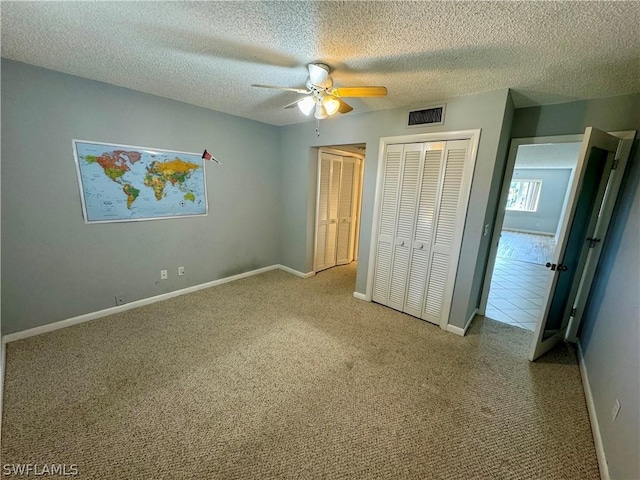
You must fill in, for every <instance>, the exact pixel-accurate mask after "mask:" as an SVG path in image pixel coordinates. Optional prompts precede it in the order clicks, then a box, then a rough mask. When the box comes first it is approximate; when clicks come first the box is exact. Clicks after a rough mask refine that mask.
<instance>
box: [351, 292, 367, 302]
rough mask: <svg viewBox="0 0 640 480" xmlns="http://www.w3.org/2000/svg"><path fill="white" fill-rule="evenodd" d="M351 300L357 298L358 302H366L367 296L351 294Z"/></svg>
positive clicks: (356, 293)
mask: <svg viewBox="0 0 640 480" xmlns="http://www.w3.org/2000/svg"><path fill="white" fill-rule="evenodd" d="M353 298H357V299H358V300H362V301H365V302H366V301H367V296H366V295H365V294H364V293H360V292H353Z"/></svg>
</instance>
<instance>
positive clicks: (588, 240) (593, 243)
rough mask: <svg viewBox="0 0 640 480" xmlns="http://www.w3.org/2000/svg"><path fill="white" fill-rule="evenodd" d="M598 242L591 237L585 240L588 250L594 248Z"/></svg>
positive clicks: (597, 239)
mask: <svg viewBox="0 0 640 480" xmlns="http://www.w3.org/2000/svg"><path fill="white" fill-rule="evenodd" d="M599 241H600V239H599V238H592V237H589V238H587V242H589V248H595V246H596V243H598V242H599Z"/></svg>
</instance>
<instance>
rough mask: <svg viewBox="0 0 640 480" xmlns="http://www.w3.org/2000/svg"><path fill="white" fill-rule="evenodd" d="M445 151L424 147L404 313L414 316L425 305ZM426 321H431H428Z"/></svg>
mask: <svg viewBox="0 0 640 480" xmlns="http://www.w3.org/2000/svg"><path fill="white" fill-rule="evenodd" d="M444 152H445V143H444V142H430V143H427V144H425V153H424V163H423V167H422V171H421V174H420V175H421V178H420V182H419V184H420V188H419V195H418V208H417V212H416V225H415V230H414V235H413V239H412V242H411V258H410V261H409V277H408V280H407V293H406V297H405V302H404V303H405V305H404V311H405V312H406V313H408V314H410V315H413V316H415V317H422V309H423V306H424V298H425V284H426V278H427V272H428V270H429V263H430V261H431V242H432V238H433V232H434V228H433V227H434V220H435V211H436V201H437V198H438V186H439V184H440V176H441V175H440V173H441V166H442V161H443V159H444ZM427 320H430V321H431V319H430V318H429V319H427Z"/></svg>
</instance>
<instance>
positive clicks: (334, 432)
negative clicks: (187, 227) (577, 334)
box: [2, 265, 599, 480]
mask: <svg viewBox="0 0 640 480" xmlns="http://www.w3.org/2000/svg"><path fill="white" fill-rule="evenodd" d="M354 283H355V266H354V265H350V266H346V267H338V268H333V269H330V270H327V271H325V272H322V273H320V274H319V275H317V276H316V277H313V278H310V279H307V280H303V279H300V278H297V277H294V276H292V275H290V274H287V273H284V272H282V271H273V272H268V273H265V274H262V275H259V276H255V277H251V278H247V279H244V280H240V281H237V282H234V283H230V284H226V285H222V286H219V287H215V288H211V289H208V290H204V291H201V292H197V293H193V294H190V295H186V296H183V297H178V298H175V299H172V300H168V301H165V302H162V303H157V304H154V305H150V306H146V307H142V308H139V309H136V310H132V311H128V312H125V313H122V314H119V315H113V316H111V317H108V318H104V319H100V320H96V321H93V322H89V323H85V324H82V325H77V326H74V327H71V328H67V329H64V330H59V331H56V332H52V333H49V334H46V335H41V336H39V337H33V338H30V339H26V340H22V341H19V342H14V343H11V344H9V345H8V358H7V367H6V384H5V398H4V402H5V403H4V407H5V411H4V420H3V423H2V426H3V438H2V463H4V464H6V463H16V462H22V463H27V462H31V463H44V462H47V463H52V462H55V463H67V464H77V465H78V470H79V475H78V477H76V478H82V479H94V480H95V479H109V480H118V479H126V480H131V479H226V478H237V479H250V478H308V479H312V478H314V479H315V478H328V479H340V478H344V479H347V478H348V479H353V478H358V479H360V478H388V479H402V478H406V479H465V480H468V479H502V480H505V479H536V480H542V479H580V480H585V479H597V478H599V475H598V468H597V463H596V456H595V451H594V446H593V440H592V436H591V431H590V427H589V421H588V416H587V410H586V406H585V400H584V395H583V390H582V385H581V381H580V376H579V371H578V366H577V364H576V360H575V356H574V354H573V352H572V351H570V350H569V349H568V348H567V347H565V346H563V347H562V348H559V349H557V350H555V351H553V352H551V354H549V355H547V356H546V357H544V358H543V359H542V361H540V362H538V363H534V364H532V363H529V362H528V361H527V360H526V359H525V354H526V352H527V349H528V347H529V342H530V339H531V333H530V332H527V331H524V330H521V329H518V328H515V327H511V326H509V325H505V324H502V323H498V322H494V321H491V320H485V319H482V318H479V319H476V321H475V322H474V325H473V326H472V328H471V329H470V331H469V334H468V335H467V336H466V337H464V338H461V337H458V336H455V335H453V334H450V333H446V332H443V331H442V330H440V329H439V328H438V327H436V326H433V325H431V324H427V323H425V322H422V321H420V320H418V319H415V318H413V317H410V316H406V315H403V314H401V313H398V312H396V311H394V310H391V309H389V308H386V307H383V306H380V305H376V304H371V303H367V302H362V301H359V300H356V299H354V298H353V297H352V292H353V286H354Z"/></svg>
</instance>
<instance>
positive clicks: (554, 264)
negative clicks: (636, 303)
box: [529, 127, 619, 360]
mask: <svg viewBox="0 0 640 480" xmlns="http://www.w3.org/2000/svg"><path fill="white" fill-rule="evenodd" d="M618 145H619V139H618V138H616V137H614V136H612V135H609V134H607V133H605V132H602V131H600V130H597V129H594V128H592V127H589V128H587V130H586V131H585V134H584V137H583V141H582V148H581V152H580V157H579V158H578V163H577V165H576V179H575V181H574V183H573V185H572V187H571V192H570V197H569V202H568V210H567V213H566V214H565V216H564V220H563V225H562V228H561V234H560V239H559V243H558V246H557V248H556V258H555V259H554V260H553V261H551V262H549V263H548V264H547V265H548V268H550V272H549V276H550V278H549V282H548V284H547V291H546V292H545V293H546V295H545V298H546V302H545V304H544V306H543V308H542V309H541V315H540V319H539V320H538V325H537V326H536V330H535V334H534V341H533V344H532V346H531V351H530V354H529V359H530V360H535V359H536V358H538V357H539V356H540V355H542V354H543V353H545V352H547V351H548V350H549V349H551V348H552V347H553V346H555V345H556V344H557V343H558V342H560V341H562V340H563V339H564V337H565V332H566V329H567V325H568V323H569V318H570V317H571V315H572V313H571V311H572V307H573V304H574V301H575V298H576V294H577V291H578V287H579V283H580V279H581V278H582V272H583V270H584V266H585V262H586V260H587V256H588V250H589V243H588V242H586V239H587V238H592V237H593V235H594V232H595V231H596V226H597V223H598V216H599V213H600V210H601V206H602V204H603V199H604V198H605V192H606V190H607V185H608V184H609V180H610V178H611V175H610V172H611V169H612V168H613V165H614V160H615V156H616V152H617V149H618Z"/></svg>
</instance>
